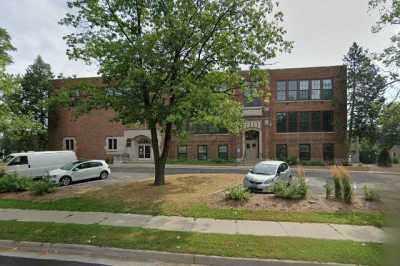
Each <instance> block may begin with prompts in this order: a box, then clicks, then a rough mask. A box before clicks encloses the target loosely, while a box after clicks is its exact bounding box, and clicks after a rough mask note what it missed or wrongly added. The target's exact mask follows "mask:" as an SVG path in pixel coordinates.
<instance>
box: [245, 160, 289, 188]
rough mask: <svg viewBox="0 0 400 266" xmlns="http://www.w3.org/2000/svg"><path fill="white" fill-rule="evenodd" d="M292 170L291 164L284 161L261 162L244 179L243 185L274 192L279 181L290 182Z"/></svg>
mask: <svg viewBox="0 0 400 266" xmlns="http://www.w3.org/2000/svg"><path fill="white" fill-rule="evenodd" d="M291 178H292V172H291V169H290V167H289V165H288V164H287V163H285V162H282V161H263V162H259V163H258V164H256V165H255V166H254V168H253V169H250V170H249V172H248V173H247V174H246V176H245V177H244V180H243V185H244V186H245V187H246V188H248V189H250V190H252V191H259V192H272V189H273V186H274V183H275V182H277V181H284V182H288V183H289V182H290V181H291Z"/></svg>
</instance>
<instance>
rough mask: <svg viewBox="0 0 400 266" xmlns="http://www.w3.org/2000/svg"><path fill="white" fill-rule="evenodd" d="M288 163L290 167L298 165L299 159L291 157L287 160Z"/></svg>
mask: <svg viewBox="0 0 400 266" xmlns="http://www.w3.org/2000/svg"><path fill="white" fill-rule="evenodd" d="M287 163H288V164H289V165H296V164H297V163H298V160H297V157H296V156H292V155H289V156H288V158H287Z"/></svg>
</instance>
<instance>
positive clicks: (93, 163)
mask: <svg viewBox="0 0 400 266" xmlns="http://www.w3.org/2000/svg"><path fill="white" fill-rule="evenodd" d="M102 166H103V164H102V163H100V162H89V168H90V167H102Z"/></svg>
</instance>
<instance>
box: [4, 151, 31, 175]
mask: <svg viewBox="0 0 400 266" xmlns="http://www.w3.org/2000/svg"><path fill="white" fill-rule="evenodd" d="M7 168H8V169H7V170H8V171H9V172H12V173H16V174H17V175H19V176H24V177H31V176H32V171H31V165H30V164H29V160H28V156H26V155H20V156H17V157H15V158H14V159H13V160H12V161H11V162H9V163H8V165H7Z"/></svg>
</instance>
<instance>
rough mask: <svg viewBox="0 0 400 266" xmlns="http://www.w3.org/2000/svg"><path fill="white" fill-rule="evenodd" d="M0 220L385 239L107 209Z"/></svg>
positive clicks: (3, 215)
mask: <svg viewBox="0 0 400 266" xmlns="http://www.w3.org/2000/svg"><path fill="white" fill-rule="evenodd" d="M0 220H17V221H32V222H55V223H71V224H101V225H111V226H126V227H142V228H148V229H159V230H168V231H183V232H198V233H216V234H230V235H234V234H240V235H254V236H281V237H303V238H314V239H331V240H352V241H357V242H375V243H383V242H384V231H383V230H381V229H379V228H376V227H373V226H357V225H343V224H342V225H340V224H322V223H293V222H270V221H249V220H216V219H206V218H198V219H194V218H190V217H176V216H150V215H139V214H122V213H121V214H120V213H106V212H71V211H41V210H20V209H0Z"/></svg>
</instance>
